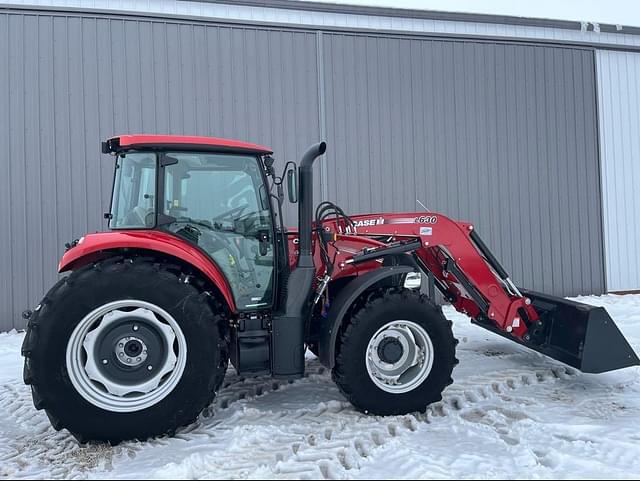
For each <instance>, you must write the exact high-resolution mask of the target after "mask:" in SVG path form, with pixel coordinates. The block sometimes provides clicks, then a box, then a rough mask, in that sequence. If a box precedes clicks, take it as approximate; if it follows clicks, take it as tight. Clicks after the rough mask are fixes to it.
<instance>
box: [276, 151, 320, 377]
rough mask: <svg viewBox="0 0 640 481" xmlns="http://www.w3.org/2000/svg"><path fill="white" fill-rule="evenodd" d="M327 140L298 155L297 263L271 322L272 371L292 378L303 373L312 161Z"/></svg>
mask: <svg viewBox="0 0 640 481" xmlns="http://www.w3.org/2000/svg"><path fill="white" fill-rule="evenodd" d="M326 150H327V144H326V143H325V142H319V143H317V144H314V145H312V146H311V147H309V148H308V149H307V151H306V152H305V153H304V155H303V156H302V160H301V161H300V166H299V167H298V173H299V178H298V179H299V186H298V189H299V191H300V194H299V196H298V197H299V200H298V237H299V240H300V243H299V244H298V246H299V247H298V249H299V255H298V265H297V267H296V268H295V269H293V271H292V272H291V275H289V278H288V280H287V282H288V284H289V286H292V288H287V289H286V290H287V302H286V305H285V308H284V314H283V315H282V316H275V317H274V318H273V322H272V334H271V343H272V354H271V359H272V373H273V376H274V377H277V378H281V379H296V378H299V377H301V376H302V375H303V374H304V351H305V348H304V334H305V322H306V320H307V319H308V318H309V314H310V309H311V302H310V300H311V296H312V294H313V281H314V279H315V276H316V268H315V265H314V263H313V252H312V245H313V242H312V241H313V162H314V160H316V159H317V158H318V157H319V156H321V155H322V154H324V153H325V151H326Z"/></svg>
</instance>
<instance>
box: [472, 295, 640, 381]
mask: <svg viewBox="0 0 640 481" xmlns="http://www.w3.org/2000/svg"><path fill="white" fill-rule="evenodd" d="M522 293H523V295H525V296H526V297H528V298H529V299H531V301H532V304H533V307H534V308H535V309H536V311H537V312H538V314H539V315H540V319H541V321H542V326H541V327H536V326H534V327H533V328H532V335H531V339H530V340H528V341H521V344H523V345H525V346H527V347H529V348H531V349H533V350H535V351H538V352H540V353H542V354H545V355H546V356H549V357H551V358H553V359H557V360H558V361H561V362H563V363H565V364H568V365H569V366H573V367H575V368H576V369H579V370H580V371H583V372H587V373H603V372H608V371H615V370H616V369H622V368H625V367H630V366H637V365H640V359H638V356H637V355H636V353H635V352H634V351H633V349H632V348H631V346H630V345H629V343H628V342H627V340H626V339H625V338H624V336H623V335H622V333H621V332H620V330H619V329H618V327H617V326H616V323H615V322H614V321H613V319H611V316H609V313H608V312H607V311H606V310H605V309H604V308H603V307H595V306H590V305H587V304H582V303H580V302H574V301H569V300H567V299H562V298H560V297H554V296H550V295H547V294H540V293H538V292H532V291H526V290H522ZM483 327H486V326H483ZM492 330H493V329H492ZM511 339H513V338H511Z"/></svg>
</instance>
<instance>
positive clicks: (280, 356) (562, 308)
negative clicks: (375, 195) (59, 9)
mask: <svg viewBox="0 0 640 481" xmlns="http://www.w3.org/2000/svg"><path fill="white" fill-rule="evenodd" d="M325 149H326V144H325V143H319V144H316V145H313V146H312V147H310V148H309V150H307V152H306V153H305V154H304V156H303V157H302V160H301V162H300V165H299V166H296V165H295V164H294V163H289V164H287V167H285V173H283V174H282V175H281V176H278V175H276V172H275V169H274V159H273V158H272V157H271V154H272V152H271V151H270V149H268V148H266V147H261V146H259V145H254V144H249V143H244V142H237V141H230V140H222V139H216V138H205V137H177V136H148V135H140V136H120V137H114V138H111V139H109V140H108V141H106V142H104V143H103V146H102V150H103V153H105V154H111V155H112V156H113V157H114V158H115V177H114V182H113V196H112V204H111V209H110V212H109V213H108V214H105V217H106V218H107V219H108V220H109V227H110V232H103V233H97V234H89V235H86V236H85V237H82V238H81V239H79V240H77V241H74V242H72V243H71V244H68V245H67V252H66V253H65V254H64V256H63V258H62V260H61V262H60V265H59V271H60V272H61V273H68V275H66V276H64V277H62V278H61V279H60V281H59V282H58V283H57V284H55V285H54V286H53V287H52V288H51V290H50V291H49V292H48V293H47V294H46V296H45V297H44V299H43V300H42V301H41V302H40V304H39V305H38V306H37V307H36V308H35V309H34V311H33V312H27V313H26V317H27V319H28V330H27V334H26V338H25V341H24V345H23V350H22V353H23V355H24V357H25V367H24V381H25V383H27V384H29V385H30V386H31V388H32V393H33V401H34V404H35V407H36V408H37V409H44V410H46V413H47V415H48V416H49V419H50V420H51V423H52V425H53V426H54V428H56V429H62V428H66V429H68V430H69V431H70V432H71V433H73V434H74V435H75V436H76V438H78V440H80V441H81V442H86V441H89V440H98V441H110V442H119V441H122V440H125V439H133V438H137V439H145V438H148V437H151V436H156V435H161V434H164V433H169V434H172V433H174V432H175V430H176V429H177V428H179V427H180V426H183V425H186V424H189V423H191V422H193V421H194V420H195V419H196V418H197V416H198V414H199V413H200V412H201V411H202V409H203V408H205V407H206V406H207V405H208V404H209V403H210V402H211V401H212V400H213V398H214V396H215V395H216V392H217V391H218V390H219V389H220V387H221V385H222V381H223V378H224V376H225V373H226V371H227V366H228V363H229V362H231V364H233V366H234V367H235V369H236V370H237V371H238V373H239V374H240V375H242V376H262V375H266V376H269V375H270V376H274V377H276V378H284V379H296V378H299V377H301V376H303V375H304V370H305V351H306V349H310V350H311V351H313V352H314V353H315V354H317V355H318V357H319V358H320V361H321V362H322V363H323V364H324V365H325V366H327V367H328V368H329V369H330V370H331V372H332V374H333V379H334V380H335V382H336V383H337V385H338V386H339V388H340V389H341V391H342V392H343V393H344V395H345V396H346V397H347V399H349V401H351V402H352V403H353V405H354V406H355V407H356V408H357V409H359V410H361V411H363V412H365V413H370V414H376V415H392V414H403V413H409V412H414V411H424V410H425V408H426V407H427V406H428V405H429V404H431V403H434V402H436V401H439V400H440V399H441V394H442V391H443V390H444V389H445V388H446V386H447V385H449V384H451V382H452V378H451V373H452V370H453V368H454V366H455V365H456V364H457V362H458V361H457V360H456V357H455V350H456V344H457V341H456V339H455V338H454V336H453V333H452V330H451V322H450V321H447V319H445V317H444V316H443V314H442V310H441V308H440V307H438V306H437V305H436V304H435V302H434V300H433V297H432V296H425V295H422V294H421V293H420V289H415V288H414V289H410V288H407V287H406V285H407V280H409V281H411V280H412V279H411V278H412V277H413V280H415V278H416V276H417V273H421V275H422V274H424V275H428V276H429V278H430V279H431V280H432V282H433V283H434V285H435V287H437V289H438V290H439V291H440V292H441V293H442V296H443V297H444V299H446V301H448V302H450V303H451V304H452V305H453V306H454V307H455V308H456V309H457V310H458V311H460V312H463V313H465V314H467V315H468V316H469V317H470V318H471V319H472V320H473V322H474V323H476V324H478V325H479V326H481V327H484V328H486V329H489V330H491V331H493V332H495V333H497V334H500V335H502V336H504V337H506V338H508V339H511V340H513V341H515V342H518V343H520V344H523V345H525V346H527V347H529V348H531V349H535V350H536V351H539V352H541V353H544V354H546V355H548V356H550V357H552V358H555V359H558V360H560V361H562V362H564V363H566V364H569V365H571V366H574V367H576V368H578V369H581V370H583V371H586V372H604V371H609V370H613V369H619V368H623V367H627V366H632V365H637V364H638V363H639V360H638V357H637V356H636V354H635V353H634V352H633V350H632V349H631V347H630V346H629V345H628V343H627V342H626V340H625V339H624V337H623V336H622V335H621V333H620V332H619V330H618V328H617V327H616V326H615V324H614V322H613V321H612V320H611V318H610V317H609V316H608V314H607V313H606V311H605V310H604V309H602V308H594V307H589V306H586V305H582V304H578V303H575V302H570V301H567V300H564V299H559V298H555V297H551V296H548V295H543V294H538V293H534V292H527V291H524V290H522V289H519V288H518V287H516V285H515V284H514V283H513V282H512V281H511V280H510V278H509V275H508V274H507V272H506V271H505V269H504V268H503V267H502V266H501V265H500V263H499V262H498V260H497V259H496V258H495V257H494V256H493V254H492V253H491V251H490V250H489V249H488V248H487V246H486V245H485V244H484V243H483V242H482V240H481V238H480V236H479V235H478V233H477V232H476V230H475V229H474V228H473V225H472V224H469V223H466V222H456V221H453V220H451V219H449V218H447V217H446V216H444V215H442V214H437V213H431V212H429V213H401V214H367V215H358V216H352V217H349V216H348V215H346V214H345V212H344V211H343V210H342V209H341V208H340V207H338V206H337V205H335V204H333V203H331V202H322V203H321V204H319V205H318V206H317V208H316V209H315V215H314V209H313V172H312V165H313V162H314V160H315V159H316V158H317V157H319V156H321V155H322V154H323V153H324V152H325ZM285 178H286V184H287V186H288V194H289V195H288V196H289V200H290V201H291V202H298V216H299V217H298V221H299V224H298V225H299V229H298V230H293V229H287V228H285V227H284V226H283V224H282V204H283V202H284V197H285V195H284V187H283V185H282V184H283V183H285V182H284V180H285ZM274 191H275V193H274ZM298 197H299V199H298Z"/></svg>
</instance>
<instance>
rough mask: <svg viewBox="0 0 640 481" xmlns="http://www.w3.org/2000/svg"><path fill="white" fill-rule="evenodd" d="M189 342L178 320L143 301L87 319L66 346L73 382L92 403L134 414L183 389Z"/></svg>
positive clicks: (97, 311)
mask: <svg viewBox="0 0 640 481" xmlns="http://www.w3.org/2000/svg"><path fill="white" fill-rule="evenodd" d="M186 360H187V342H186V340H185V337H184V334H183V333H182V330H181V329H180V326H179V325H178V323H177V322H176V321H175V319H174V318H173V317H172V316H171V315H170V314H169V313H167V312H166V311H165V310H164V309H161V308H160V307H158V306H156V305H154V304H151V303H148V302H145V301H139V300H131V299H127V300H121V301H115V302H110V303H108V304H105V305H103V306H101V307H99V308H97V309H95V310H94V311H92V312H90V313H89V314H87V315H86V316H85V317H84V318H83V319H82V320H81V321H80V322H79V323H78V325H77V326H76V328H75V329H74V331H73V333H72V334H71V337H70V339H69V342H68V344H67V353H66V362H67V371H68V373H69V378H70V379H71V382H72V384H73V386H74V387H75V389H76V391H77V392H78V393H79V394H80V395H81V396H82V397H83V398H84V399H85V400H86V401H88V402H90V403H91V404H93V405H94V406H97V407H99V408H101V409H104V410H106V411H112V412H134V411H141V410H143V409H147V408H149V407H151V406H154V405H155V404H157V403H159V402H160V401H162V400H163V399H164V398H166V397H167V396H168V395H169V394H170V393H171V392H172V391H173V390H174V389H175V387H176V386H177V385H178V383H179V382H180V379H181V378H182V374H183V373H184V369H185V366H186Z"/></svg>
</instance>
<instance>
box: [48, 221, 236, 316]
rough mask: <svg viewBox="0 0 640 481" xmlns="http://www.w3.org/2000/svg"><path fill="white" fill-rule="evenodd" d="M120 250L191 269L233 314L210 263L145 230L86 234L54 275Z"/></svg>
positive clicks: (226, 289) (227, 291)
mask: <svg viewBox="0 0 640 481" xmlns="http://www.w3.org/2000/svg"><path fill="white" fill-rule="evenodd" d="M122 249H127V250H144V251H147V252H149V251H150V252H157V253H159V254H162V255H164V256H170V257H173V258H176V259H178V260H180V261H182V262H184V263H186V264H188V265H190V266H192V267H193V268H195V269H197V270H198V271H200V272H201V273H202V275H203V276H204V278H205V279H208V280H209V281H210V282H211V283H212V284H213V285H214V286H216V287H217V288H218V290H219V291H220V294H221V295H222V297H223V298H224V300H225V301H226V302H227V305H228V307H229V310H230V311H231V312H236V304H235V300H234V297H233V292H232V291H231V287H230V286H229V283H228V282H227V279H226V277H225V275H224V273H223V272H222V271H221V270H220V268H219V267H218V266H217V265H216V264H215V263H214V261H213V260H212V259H211V258H209V257H208V256H207V255H206V254H205V253H203V252H201V251H200V250H199V249H198V248H197V247H195V246H193V245H192V244H190V243H189V242H187V241H185V240H183V239H180V238H179V237H176V236H174V235H171V234H168V233H166V232H161V231H155V230H154V231H149V230H146V231H112V232H101V233H98V234H89V235H87V236H85V237H83V238H81V239H80V240H79V241H78V243H77V245H76V246H75V247H72V248H71V249H69V250H68V251H67V252H66V253H65V254H64V255H63V256H62V259H61V260H60V263H59V264H58V272H65V271H70V270H74V269H77V268H79V267H81V266H83V265H85V264H87V263H89V262H94V261H96V260H98V259H101V258H104V257H107V256H109V255H111V253H112V252H113V251H118V250H122Z"/></svg>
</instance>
